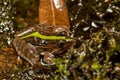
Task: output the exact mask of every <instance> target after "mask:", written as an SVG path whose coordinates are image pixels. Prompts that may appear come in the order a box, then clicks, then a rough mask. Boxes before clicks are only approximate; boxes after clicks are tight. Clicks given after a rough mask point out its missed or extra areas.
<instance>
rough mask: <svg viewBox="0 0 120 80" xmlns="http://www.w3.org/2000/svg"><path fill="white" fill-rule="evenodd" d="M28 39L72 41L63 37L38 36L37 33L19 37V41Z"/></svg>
mask: <svg viewBox="0 0 120 80" xmlns="http://www.w3.org/2000/svg"><path fill="white" fill-rule="evenodd" d="M28 37H38V38H41V39H45V40H67V41H72V40H73V39H70V38H66V37H65V36H46V35H42V34H40V33H39V32H34V33H31V34H29V35H27V36H23V37H21V39H25V38H28Z"/></svg>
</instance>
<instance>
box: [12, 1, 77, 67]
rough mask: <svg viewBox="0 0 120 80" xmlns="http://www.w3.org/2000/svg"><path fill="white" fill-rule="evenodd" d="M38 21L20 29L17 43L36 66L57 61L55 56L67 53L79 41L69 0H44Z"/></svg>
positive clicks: (40, 7)
mask: <svg viewBox="0 0 120 80" xmlns="http://www.w3.org/2000/svg"><path fill="white" fill-rule="evenodd" d="M38 22H39V23H38V24H35V25H32V26H28V27H27V28H25V29H23V30H21V31H20V32H18V33H16V34H15V38H14V40H13V46H14V48H15V50H16V52H17V53H18V55H19V56H21V57H22V58H23V59H25V60H26V61H28V62H29V63H30V64H31V65H32V66H34V65H42V66H51V65H55V62H54V58H57V57H62V56H64V54H65V53H66V52H67V51H68V49H70V48H71V47H72V45H73V44H74V43H75V42H74V41H75V40H73V39H70V34H71V32H70V23H69V17H68V12H67V7H66V4H65V0H40V5H39V10H38ZM36 34H37V35H36ZM38 35H39V36H38Z"/></svg>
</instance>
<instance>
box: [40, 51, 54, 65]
mask: <svg viewBox="0 0 120 80" xmlns="http://www.w3.org/2000/svg"><path fill="white" fill-rule="evenodd" d="M41 55H43V56H44V57H43V59H41V64H42V65H44V66H50V65H55V62H54V61H53V58H54V55H53V54H52V53H49V52H42V53H41Z"/></svg>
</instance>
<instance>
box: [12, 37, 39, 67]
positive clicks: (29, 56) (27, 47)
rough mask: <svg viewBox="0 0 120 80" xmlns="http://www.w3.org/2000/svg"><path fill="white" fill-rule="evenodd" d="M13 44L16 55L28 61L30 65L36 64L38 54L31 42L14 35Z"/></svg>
mask: <svg viewBox="0 0 120 80" xmlns="http://www.w3.org/2000/svg"><path fill="white" fill-rule="evenodd" d="M13 45H14V47H15V49H16V51H17V53H18V55H20V56H21V57H22V58H24V59H25V60H26V61H28V62H29V63H30V64H31V65H35V64H38V62H39V56H40V55H39V54H38V52H37V51H36V48H35V47H34V46H33V45H32V44H30V43H27V42H26V41H25V40H22V39H20V38H19V37H16V38H15V39H14V40H13Z"/></svg>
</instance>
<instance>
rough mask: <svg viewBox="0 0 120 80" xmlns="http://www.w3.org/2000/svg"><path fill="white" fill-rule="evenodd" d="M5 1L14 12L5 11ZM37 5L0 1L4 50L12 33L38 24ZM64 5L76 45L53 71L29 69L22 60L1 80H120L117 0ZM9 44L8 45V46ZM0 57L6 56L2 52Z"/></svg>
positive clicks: (71, 0) (70, 0)
mask: <svg viewBox="0 0 120 80" xmlns="http://www.w3.org/2000/svg"><path fill="white" fill-rule="evenodd" d="M14 1H15V2H14ZM4 2H6V3H13V4H10V5H13V6H14V8H16V9H13V8H12V10H11V8H10V10H9V8H8V9H7V7H6V6H8V5H9V4H8V5H5V4H4V5H1V4H3V3H4ZM38 3H39V0H13V2H11V0H2V1H1V2H0V9H3V10H2V12H1V11H0V14H1V15H0V34H2V33H3V34H2V35H0V37H1V38H0V41H1V43H0V47H1V49H3V48H2V47H3V44H5V43H7V41H6V40H7V39H8V38H10V40H12V38H14V37H13V34H14V33H15V32H16V31H19V30H22V28H23V26H24V27H26V26H28V25H32V24H36V23H38V20H37V16H38V11H37V10H38V5H39V4H38ZM21 4H22V5H21ZM66 4H67V7H68V11H69V17H70V21H71V36H72V38H74V39H75V40H76V43H75V44H74V46H73V47H72V48H71V49H69V50H68V52H67V53H66V54H65V55H64V56H63V57H60V58H55V59H54V61H55V62H56V69H55V70H54V68H52V67H51V66H50V67H49V71H44V70H42V69H40V68H37V67H31V66H30V65H29V64H28V63H27V62H25V61H24V60H23V62H18V63H20V64H17V66H15V67H14V68H13V69H12V71H10V72H9V71H8V72H6V73H4V74H2V75H1V76H0V79H4V80H7V79H9V80H119V79H120V29H119V28H120V0H66ZM2 6H3V7H4V8H3V7H2ZM8 11H9V12H8ZM4 12H6V13H5V14H6V15H8V13H9V15H8V16H9V19H8V18H6V17H4V15H3V14H4ZM11 12H12V13H11ZM13 17H14V19H13ZM7 20H10V22H9V24H8V25H7V24H4V25H2V22H5V21H7ZM29 23H30V24H29ZM3 26H4V27H3ZM7 26H8V28H9V29H8V31H7V32H6V31H4V30H7V29H6V27H7ZM4 28H5V29H4ZM1 31H3V32H2V33H1ZM6 36H7V37H6ZM8 45H9V47H10V46H11V44H8ZM4 50H6V49H4ZM0 51H1V50H0ZM6 51H7V50H6ZM8 51H9V50H8ZM0 54H4V55H6V54H8V53H7V52H6V53H4V52H2V51H1V52H0ZM12 55H16V54H12ZM7 56H10V55H7ZM7 58H9V57H7ZM7 58H6V59H7ZM16 62H17V61H16ZM14 64H15V63H14ZM0 71H1V70H0Z"/></svg>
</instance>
